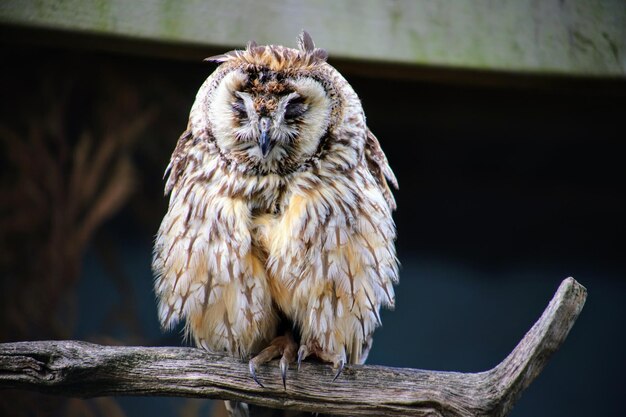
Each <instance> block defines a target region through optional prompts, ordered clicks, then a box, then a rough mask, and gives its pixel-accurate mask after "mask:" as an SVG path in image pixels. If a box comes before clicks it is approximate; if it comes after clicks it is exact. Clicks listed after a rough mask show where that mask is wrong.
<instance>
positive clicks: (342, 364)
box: [332, 359, 346, 382]
mask: <svg viewBox="0 0 626 417" xmlns="http://www.w3.org/2000/svg"><path fill="white" fill-rule="evenodd" d="M345 364H346V361H344V360H343V359H340V360H339V366H338V368H339V369H337V373H336V374H335V377H334V378H333V380H332V382H335V380H336V379H337V378H339V375H341V372H342V371H343V367H344V366H345Z"/></svg>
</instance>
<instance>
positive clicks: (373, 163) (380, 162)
mask: <svg viewBox="0 0 626 417" xmlns="http://www.w3.org/2000/svg"><path fill="white" fill-rule="evenodd" d="M365 159H366V161H367V167H368V168H369V170H370V172H371V173H372V175H373V176H374V179H375V180H376V182H377V183H378V186H379V187H380V190H381V192H382V193H383V195H384V196H385V200H387V204H389V207H390V208H391V209H392V210H395V209H396V200H395V198H394V197H393V193H392V192H391V189H390V188H389V184H388V183H387V181H389V182H390V183H391V185H393V187H394V188H395V189H396V190H397V189H398V180H396V176H395V175H394V173H393V171H392V170H391V167H390V166H389V162H387V157H386V156H385V153H384V152H383V150H382V148H381V147H380V143H378V139H376V136H374V134H373V133H372V131H371V130H369V129H367V139H366V141H365Z"/></svg>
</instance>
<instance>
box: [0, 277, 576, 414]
mask: <svg viewBox="0 0 626 417" xmlns="http://www.w3.org/2000/svg"><path fill="white" fill-rule="evenodd" d="M586 295H587V291H586V289H585V288H584V287H583V286H582V285H580V284H579V283H578V282H576V281H575V280H574V279H573V278H567V279H566V280H564V281H563V282H562V283H561V285H560V286H559V289H558V290H557V292H556V294H555V295H554V298H553V299H552V301H551V302H550V304H549V305H548V307H547V308H546V310H545V311H544V312H543V314H542V316H541V318H539V320H538V321H537V322H536V323H535V325H534V326H533V327H532V328H531V329H530V331H529V332H528V333H527V334H526V336H524V338H523V339H522V341H521V342H520V343H519V344H518V345H517V347H516V348H515V349H514V350H513V352H511V354H510V355H509V356H508V357H507V358H506V359H505V360H504V361H502V362H501V363H500V364H499V365H498V366H496V367H495V368H493V369H491V370H489V371H486V372H479V373H457V372H438V371H422V370H415V369H405V368H388V367H381V366H348V367H346V369H345V370H344V372H343V374H342V375H341V376H340V378H339V379H338V380H337V381H335V382H334V383H331V380H332V377H333V372H332V370H331V369H330V367H328V366H321V365H319V364H313V363H303V365H302V368H301V369H300V371H296V370H295V369H290V370H289V373H288V379H287V389H286V390H285V389H284V388H283V386H282V381H281V378H280V375H279V370H278V366H275V365H276V364H275V363H272V364H271V365H270V366H263V367H261V369H259V372H258V376H259V378H260V379H261V381H262V382H263V383H264V385H265V388H261V387H260V386H258V385H257V384H256V383H255V382H254V381H253V380H252V378H250V375H249V372H248V366H247V364H246V363H244V362H241V361H239V360H237V359H233V358H230V357H225V356H220V355H215V354H210V353H208V352H205V351H203V350H200V349H194V348H172V347H160V348H147V347H112V346H100V345H94V344H91V343H85V342H77V341H42V342H17V343H3V344H0V389H15V388H20V389H29V390H37V391H42V392H45V393H54V394H60V395H67V396H79V397H95V396H105V395H152V396H156V395H158V396H181V397H207V398H220V399H228V400H238V401H245V402H248V403H252V404H257V405H262V406H266V407H273V408H287V409H295V410H303V411H317V412H324V413H331V414H342V415H353V416H356V415H378V416H399V415H411V416H504V415H506V414H508V412H509V411H510V409H511V407H512V406H513V404H514V403H515V401H516V400H517V399H518V398H519V397H520V395H521V394H522V392H523V391H524V389H526V387H528V385H530V383H531V382H532V381H533V380H534V379H535V378H536V377H537V375H539V373H540V372H541V370H542V369H543V367H544V366H545V364H546V363H547V361H548V359H549V358H550V356H551V355H552V354H553V353H554V352H555V351H556V350H557V349H558V348H559V347H560V346H561V343H563V341H564V340H565V338H566V337H567V334H568V333H569V331H570V329H571V327H572V326H573V324H574V322H575V321H576V318H577V317H578V314H579V313H580V311H581V310H582V308H583V305H584V303H585V298H586Z"/></svg>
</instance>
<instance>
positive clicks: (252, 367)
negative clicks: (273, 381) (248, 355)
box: [248, 359, 265, 388]
mask: <svg viewBox="0 0 626 417" xmlns="http://www.w3.org/2000/svg"><path fill="white" fill-rule="evenodd" d="M248 368H249V369H250V375H251V376H252V379H254V382H256V383H257V384H259V386H260V387H261V388H265V386H264V385H263V384H261V383H260V382H259V380H258V379H257V377H256V366H255V365H254V359H250V362H248Z"/></svg>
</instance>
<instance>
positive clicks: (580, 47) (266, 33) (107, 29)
mask: <svg viewBox="0 0 626 417" xmlns="http://www.w3.org/2000/svg"><path fill="white" fill-rule="evenodd" d="M624 22H626V2H624V1H623V0H568V1H567V2H566V1H563V0H544V1H536V0H500V1H497V2H494V1H492V0H436V1H414V0H397V1H380V0H344V1H335V0H309V1H307V2H294V1H291V0H271V1H250V0H230V1H211V2H207V1H206V0H188V1H184V2H174V1H169V0H148V1H142V2H136V1H127V0H100V1H94V0H66V1H62V2H59V1H58V0H38V1H34V0H3V1H2V2H0V23H4V24H8V25H14V26H21V27H30V28H46V29H52V30H56V31H69V32H70V33H73V34H75V35H76V34H77V35H80V34H97V35H100V36H112V37H117V38H119V39H126V40H146V41H153V42H159V43H161V44H162V45H168V44H170V45H176V46H177V48H181V49H182V48H185V47H191V46H193V45H195V46H204V47H214V48H217V49H218V50H223V49H230V48H232V47H239V48H241V47H242V46H243V45H245V44H246V42H247V41H248V40H250V39H255V40H256V41H258V42H259V43H274V44H283V45H294V44H295V38H296V35H297V34H298V33H299V32H300V31H301V30H302V29H303V28H304V29H306V30H307V31H309V33H311V34H312V35H313V38H314V39H315V41H316V43H317V44H318V45H319V46H321V47H324V48H327V49H328V50H329V51H330V54H331V58H333V59H335V58H344V59H345V58H349V59H357V60H368V61H372V60H374V61H385V62H395V63H404V64H413V65H416V64H417V65H428V66H439V67H453V68H467V69H479V70H501V71H514V72H528V73H541V74H546V73H557V74H570V75H595V76H604V77H620V78H623V77H624V76H625V75H626V25H624ZM172 52H174V51H172Z"/></svg>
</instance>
